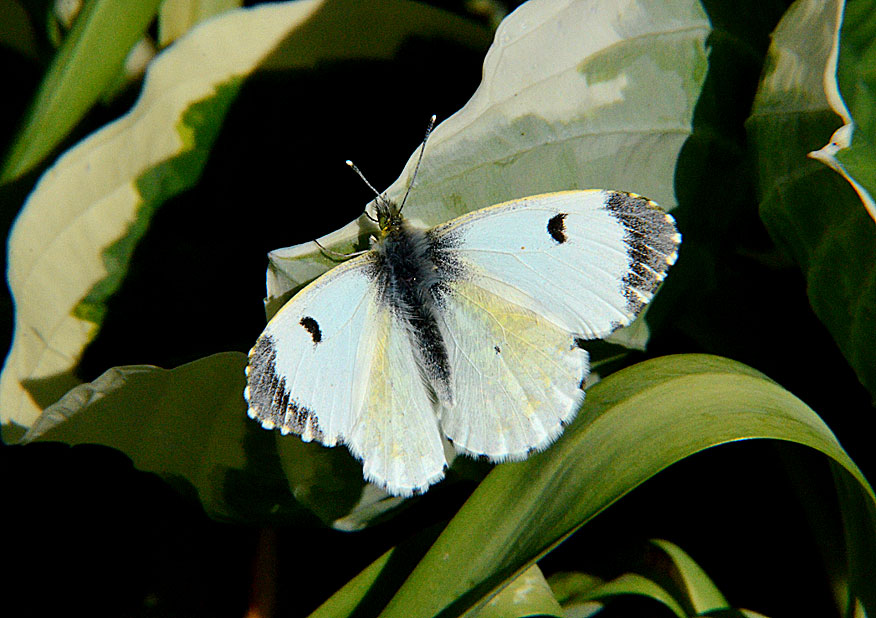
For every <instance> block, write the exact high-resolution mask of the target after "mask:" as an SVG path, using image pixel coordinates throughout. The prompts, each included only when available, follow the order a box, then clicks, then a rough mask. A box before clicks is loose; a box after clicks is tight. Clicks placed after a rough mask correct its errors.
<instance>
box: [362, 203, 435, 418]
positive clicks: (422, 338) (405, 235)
mask: <svg viewBox="0 0 876 618" xmlns="http://www.w3.org/2000/svg"><path fill="white" fill-rule="evenodd" d="M380 214H386V215H387V219H386V220H385V226H384V224H383V222H381V237H380V239H379V240H378V242H377V244H376V245H375V247H374V252H375V257H376V259H375V263H374V270H373V276H374V278H375V282H376V283H377V286H378V290H379V299H380V304H381V305H382V306H383V307H384V308H386V309H387V310H389V311H390V313H391V314H392V317H393V319H394V320H396V321H397V322H398V323H399V325H400V326H402V327H403V328H405V330H406V331H407V333H408V337H409V338H410V341H411V344H412V346H413V349H414V350H415V354H416V355H417V357H418V359H419V360H420V361H421V362H420V363H419V367H420V370H421V375H422V378H423V380H424V382H425V383H426V385H427V386H428V387H429V390H430V391H432V393H433V395H435V396H436V398H437V399H438V400H441V401H443V402H444V403H447V404H449V403H451V400H452V397H451V395H450V379H451V377H450V368H449V362H448V356H447V348H446V344H445V341H444V339H443V337H442V334H441V329H440V327H439V318H440V313H439V310H438V306H437V302H438V297H439V292H440V290H439V287H440V277H439V273H438V266H437V261H436V253H437V252H438V251H439V249H438V246H437V243H436V242H435V241H434V240H433V239H432V237H431V236H430V235H429V234H428V232H427V231H426V230H422V229H419V228H417V227H414V226H412V225H410V224H409V223H408V222H407V221H405V220H404V218H403V217H402V216H401V214H400V213H399V212H398V211H397V209H393V210H391V211H385V212H384V213H381V209H378V215H380Z"/></svg>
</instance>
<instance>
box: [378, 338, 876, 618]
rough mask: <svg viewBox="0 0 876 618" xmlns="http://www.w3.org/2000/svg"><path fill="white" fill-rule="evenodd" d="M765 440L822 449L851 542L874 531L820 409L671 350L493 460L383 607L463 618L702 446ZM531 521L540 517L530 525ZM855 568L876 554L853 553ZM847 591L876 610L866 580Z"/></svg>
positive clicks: (863, 487) (756, 379)
mask: <svg viewBox="0 0 876 618" xmlns="http://www.w3.org/2000/svg"><path fill="white" fill-rule="evenodd" d="M753 438H768V439H775V440H784V441H790V442H794V443H797V444H801V445H805V446H808V447H810V448H813V449H816V450H818V451H820V452H822V453H824V454H825V455H826V456H827V457H828V458H829V460H830V461H832V462H833V465H834V467H835V469H836V470H837V473H838V475H839V476H840V477H841V478H842V479H844V483H845V485H844V486H845V487H846V488H847V492H848V493H847V495H844V496H843V497H842V499H843V500H844V502H845V504H846V505H848V506H855V507H856V510H855V514H856V517H857V518H856V520H855V521H853V522H849V524H848V527H847V529H846V533H847V535H848V538H849V546H850V547H862V548H869V547H872V546H873V543H874V542H876V541H874V535H876V496H874V494H873V491H872V489H871V488H870V486H869V485H868V484H867V481H866V480H865V479H864V477H863V475H862V474H861V472H860V470H858V468H857V466H855V464H854V463H853V462H852V461H851V459H849V457H848V455H846V453H845V452H844V451H843V450H842V448H841V447H840V445H839V444H838V443H837V441H836V438H835V437H834V436H833V434H832V433H831V432H830V430H829V429H828V428H827V426H826V425H825V424H824V423H823V422H822V421H821V419H819V418H818V416H817V415H816V414H815V413H814V412H813V411H812V410H811V409H810V408H809V407H807V406H806V405H805V404H804V403H803V402H801V401H800V400H799V399H797V398H796V397H794V396H793V395H792V394H790V393H788V392H787V391H785V390H784V389H782V388H781V387H779V386H778V385H777V384H775V383H774V382H772V381H771V380H769V379H768V378H766V377H764V376H763V375H762V374H760V373H758V372H756V371H754V370H753V369H750V368H748V367H746V366H744V365H741V364H739V363H735V362H733V361H730V360H726V359H722V358H718V357H712V356H703V355H684V356H670V357H663V358H659V359H655V360H653V361H648V362H644V363H641V364H638V365H635V366H633V367H630V368H628V369H625V370H622V371H620V372H618V373H615V374H613V375H611V376H609V377H608V378H606V379H605V380H603V381H602V382H599V383H598V384H596V385H594V386H593V387H592V388H591V389H589V390H588V392H587V399H586V400H585V403H584V406H583V407H582V409H581V412H580V413H579V415H578V417H577V419H576V420H575V422H574V423H572V425H571V426H570V427H569V428H568V429H567V430H566V433H565V434H564V435H563V437H561V438H560V440H559V441H558V442H557V443H556V444H555V445H554V446H552V447H551V448H550V449H548V450H547V451H545V452H544V453H540V454H537V455H534V456H533V457H531V458H530V459H528V460H527V461H524V462H519V463H508V464H503V465H500V466H498V467H496V468H495V469H494V470H493V472H492V473H490V475H489V476H487V478H486V480H485V481H484V482H483V483H482V484H481V485H480V486H479V487H478V489H477V490H476V491H475V493H474V494H472V496H471V498H470V499H469V500H468V502H466V504H465V505H464V506H463V507H462V509H461V510H460V511H459V513H458V514H457V515H456V517H454V519H453V520H452V521H451V522H450V523H449V524H448V526H447V528H445V530H444V532H443V533H442V534H441V536H440V537H439V538H438V540H437V541H436V542H435V544H434V545H433V546H432V547H431V549H430V550H429V552H428V553H427V554H426V556H425V557H424V558H423V560H422V561H420V563H419V564H418V565H417V568H416V569H415V570H414V571H413V573H411V575H410V577H408V579H407V580H406V581H405V583H404V584H403V585H402V587H401V588H400V589H399V590H398V593H397V594H396V596H395V597H394V598H393V599H392V601H391V602H390V603H389V605H388V606H387V607H386V609H385V610H384V612H383V614H381V615H382V616H384V618H390V617H393V616H409V617H417V616H434V615H436V614H439V613H441V615H442V616H445V617H449V616H458V615H462V614H463V613H466V612H467V611H469V610H472V609H474V608H477V607H479V606H480V605H482V604H483V603H484V602H485V601H487V600H488V599H489V598H490V597H491V596H492V595H493V594H495V593H496V592H497V591H498V590H500V589H501V588H502V586H504V585H505V584H506V583H507V582H508V581H511V580H512V579H513V578H514V577H516V576H517V574H519V573H521V572H523V571H524V570H525V569H526V568H528V567H529V565H531V564H533V563H534V562H535V561H536V560H537V559H539V558H540V557H541V556H543V555H544V554H545V553H547V552H549V551H550V550H551V549H553V548H554V547H556V545H557V544H559V543H560V542H562V541H563V540H564V539H565V538H566V537H568V536H569V535H570V534H572V533H573V532H574V531H575V530H576V529H577V528H578V527H580V526H581V525H583V524H584V523H586V522H587V521H589V520H590V519H592V518H593V517H594V516H595V515H596V514H597V513H599V512H601V511H602V510H604V509H605V508H606V507H608V506H609V505H610V504H612V503H613V502H614V501H615V500H617V499H619V498H620V497H621V496H623V495H624V494H626V493H627V492H629V491H631V490H632V489H633V488H635V487H636V486H638V485H639V484H640V483H642V482H644V481H645V480H647V479H649V478H651V477H652V476H654V475H655V474H657V473H658V472H660V471H661V470H663V469H665V468H666V467H668V466H670V465H672V464H673V463H675V462H677V461H679V460H681V459H683V458H685V457H688V456H690V455H692V454H694V453H696V452H699V451H701V450H703V449H706V448H710V447H713V446H717V445H719V444H724V443H727V442H732V441H736V440H743V439H753ZM533 522H539V525H537V526H534V525H533ZM850 558H852V567H851V569H852V571H851V572H852V573H856V574H858V575H857V577H861V578H862V577H865V576H866V574H868V573H872V572H876V571H874V570H873V569H874V568H876V564H874V561H876V553H874V552H870V553H866V552H863V551H862V552H860V555H857V554H855V553H854V552H852V553H851V554H850ZM857 585H858V583H857V582H856V580H855V579H854V578H853V579H852V586H853V589H852V594H853V595H858V596H860V598H861V599H862V601H863V603H864V605H865V607H867V608H868V609H869V611H873V608H876V605H873V603H874V601H876V600H874V599H873V594H872V592H871V591H869V590H868V589H867V588H866V587H864V586H863V584H861V586H862V587H860V588H854V586H857Z"/></svg>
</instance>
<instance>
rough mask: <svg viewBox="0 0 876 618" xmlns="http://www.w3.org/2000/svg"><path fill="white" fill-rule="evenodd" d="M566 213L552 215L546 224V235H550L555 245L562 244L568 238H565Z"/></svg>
mask: <svg viewBox="0 0 876 618" xmlns="http://www.w3.org/2000/svg"><path fill="white" fill-rule="evenodd" d="M567 216H568V213H565V212H561V213H560V214H558V215H554V216H553V217H551V219H550V221H548V224H547V231H548V234H550V235H551V238H553V239H554V240H555V241H556V242H557V244H563V243H564V242H566V241H567V240H569V237H568V236H566V217H567Z"/></svg>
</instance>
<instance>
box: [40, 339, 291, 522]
mask: <svg viewBox="0 0 876 618" xmlns="http://www.w3.org/2000/svg"><path fill="white" fill-rule="evenodd" d="M245 364H246V358H245V356H244V355H243V354H241V353H238V352H227V353H223V354H216V355H213V356H209V357H207V358H203V359H201V360H198V361H195V362H193V363H189V364H187V365H183V366H181V367H177V368H176V369H171V370H168V369H160V368H158V367H150V366H146V365H140V366H130V367H115V368H113V369H110V370H109V371H107V372H106V373H104V374H103V375H101V376H100V377H99V378H97V379H96V380H95V381H94V382H91V383H88V384H81V385H79V386H77V387H76V388H74V389H73V390H71V391H70V392H69V393H67V394H66V395H65V396H64V397H63V398H62V399H61V400H60V401H58V402H57V403H56V404H54V405H52V406H50V407H48V408H47V409H46V411H45V412H44V413H43V414H42V415H41V416H40V418H39V419H38V420H37V421H36V423H34V426H33V427H32V428H31V429H30V431H28V433H27V434H26V436H25V438H24V440H23V442H24V443H30V442H34V441H58V442H64V443H66V444H85V443H87V444H103V445H105V446H109V447H112V448H116V449H118V450H120V451H122V452H123V453H125V454H126V455H127V456H128V457H130V458H131V460H132V461H133V463H134V466H135V467H136V468H137V469H139V470H143V471H146V472H155V473H156V474H159V475H161V476H162V477H164V478H165V479H167V480H168V481H170V482H171V483H172V484H175V485H177V486H178V487H179V488H180V489H182V490H183V491H184V493H191V489H194V490H195V492H196V494H197V496H198V498H199V499H200V501H201V503H202V504H203V506H204V508H205V510H206V511H207V512H208V513H209V514H210V515H211V516H213V517H215V518H220V519H236V520H241V519H243V520H245V521H249V522H252V521H258V520H261V519H267V518H268V517H269V516H270V517H272V518H273V517H282V516H289V515H290V514H297V515H298V516H301V515H302V513H303V512H304V511H303V509H301V508H300V507H298V506H297V505H296V504H295V501H294V500H292V498H291V496H290V495H289V493H288V491H287V490H286V483H285V480H284V478H283V473H282V471H281V469H280V468H279V460H278V459H277V458H276V455H275V456H274V457H273V458H270V457H268V456H267V455H266V454H269V453H271V452H272V450H271V444H272V437H271V436H270V434H268V433H267V432H264V431H262V430H261V429H260V428H258V427H257V426H255V424H254V423H252V422H251V421H250V420H249V419H248V418H247V416H246V405H245V403H244V401H243V396H242V393H243V387H244V382H245V380H244V374H243V369H244V366H245ZM284 496H285V499H283V498H284Z"/></svg>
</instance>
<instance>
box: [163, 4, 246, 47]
mask: <svg viewBox="0 0 876 618" xmlns="http://www.w3.org/2000/svg"><path fill="white" fill-rule="evenodd" d="M241 6H243V0H164V1H163V2H162V3H161V7H159V9H158V45H159V46H160V47H167V46H168V45H170V44H171V43H172V42H173V41H175V40H176V39H178V38H180V37H181V36H182V35H184V34H185V33H186V32H188V31H189V30H191V29H192V28H193V27H194V26H195V25H197V24H198V23H199V22H202V21H204V20H205V19H208V18H210V17H213V16H215V15H219V14H220V13H224V12H225V11H230V10H231V9H239V8H240V7H241Z"/></svg>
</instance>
